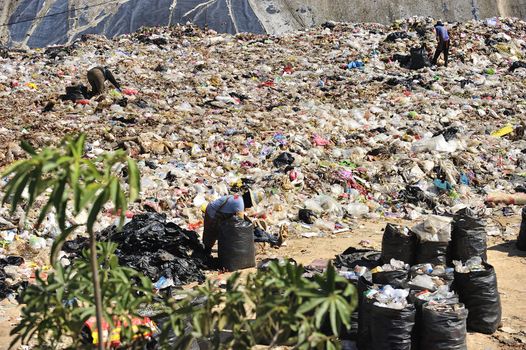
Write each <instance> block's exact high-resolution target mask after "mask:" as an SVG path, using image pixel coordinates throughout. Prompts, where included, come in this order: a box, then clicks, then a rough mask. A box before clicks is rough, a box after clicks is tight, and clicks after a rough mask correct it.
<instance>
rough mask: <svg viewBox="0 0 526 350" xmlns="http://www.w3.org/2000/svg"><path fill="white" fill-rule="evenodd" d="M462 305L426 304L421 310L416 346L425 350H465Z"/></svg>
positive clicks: (464, 321)
mask: <svg viewBox="0 0 526 350" xmlns="http://www.w3.org/2000/svg"><path fill="white" fill-rule="evenodd" d="M467 317H468V310H467V309H466V307H465V306H464V305H463V304H460V303H454V304H448V303H435V302H429V303H426V304H425V305H424V306H423V308H422V319H421V322H420V329H419V333H420V334H419V337H418V343H419V344H418V345H419V349H426V350H444V349H448V350H467V345H466V333H467V332H466V319H467Z"/></svg>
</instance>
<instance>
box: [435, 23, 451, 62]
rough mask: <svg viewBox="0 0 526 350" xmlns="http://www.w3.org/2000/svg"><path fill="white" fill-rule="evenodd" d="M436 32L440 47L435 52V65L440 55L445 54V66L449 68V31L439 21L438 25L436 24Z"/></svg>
mask: <svg viewBox="0 0 526 350" xmlns="http://www.w3.org/2000/svg"><path fill="white" fill-rule="evenodd" d="M435 32H436V36H437V41H438V46H437V50H436V52H435V56H434V57H433V65H436V64H437V61H438V58H439V57H440V54H441V53H443V54H444V65H445V66H446V67H447V63H448V59H449V33H448V31H447V28H446V27H445V26H444V24H443V23H442V22H440V21H438V22H437V24H435Z"/></svg>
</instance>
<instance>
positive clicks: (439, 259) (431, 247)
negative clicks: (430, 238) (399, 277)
mask: <svg viewBox="0 0 526 350" xmlns="http://www.w3.org/2000/svg"><path fill="white" fill-rule="evenodd" d="M448 246H449V242H422V241H419V242H418V244H417V246H416V254H415V264H425V263H429V264H432V265H444V266H445V265H446V263H447V253H448Z"/></svg>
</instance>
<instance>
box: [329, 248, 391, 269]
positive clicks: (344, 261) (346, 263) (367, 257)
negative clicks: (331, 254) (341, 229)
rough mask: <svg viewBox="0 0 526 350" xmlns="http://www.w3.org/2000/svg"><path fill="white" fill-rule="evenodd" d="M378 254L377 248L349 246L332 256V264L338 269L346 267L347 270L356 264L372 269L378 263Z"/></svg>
mask: <svg viewBox="0 0 526 350" xmlns="http://www.w3.org/2000/svg"><path fill="white" fill-rule="evenodd" d="M380 254H381V253H380V252H379V251H377V250H371V249H356V248H354V247H349V248H347V250H345V251H344V252H343V253H341V254H340V255H337V256H336V257H335V258H334V266H335V267H336V268H338V269H340V268H342V267H346V268H347V269H349V270H351V269H354V268H355V267H356V266H364V267H367V268H368V269H373V268H375V267H377V266H378V265H380V262H379V259H380Z"/></svg>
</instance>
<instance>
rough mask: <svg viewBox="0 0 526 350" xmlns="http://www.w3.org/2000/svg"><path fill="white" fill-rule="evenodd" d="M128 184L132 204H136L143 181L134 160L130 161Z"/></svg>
mask: <svg viewBox="0 0 526 350" xmlns="http://www.w3.org/2000/svg"><path fill="white" fill-rule="evenodd" d="M128 184H129V188H130V194H129V198H130V202H134V201H135V200H136V199H137V198H138V197H139V192H140V190H141V179H140V173H139V168H138V167H137V163H135V161H134V160H133V159H128Z"/></svg>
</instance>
